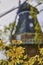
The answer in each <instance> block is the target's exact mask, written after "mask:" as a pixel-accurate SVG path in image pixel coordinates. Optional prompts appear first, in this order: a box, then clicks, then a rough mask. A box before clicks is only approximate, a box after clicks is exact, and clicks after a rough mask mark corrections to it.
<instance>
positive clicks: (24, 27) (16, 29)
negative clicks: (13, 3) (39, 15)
mask: <svg viewBox="0 0 43 65" xmlns="http://www.w3.org/2000/svg"><path fill="white" fill-rule="evenodd" d="M31 6H32V5H30V4H27V0H25V2H24V3H23V4H21V0H19V6H18V7H16V8H12V9H11V10H9V11H7V12H5V13H4V14H2V15H0V18H1V17H3V16H5V15H6V14H8V13H10V12H12V11H14V10H15V9H18V11H17V15H16V17H15V21H14V25H13V26H12V29H11V34H10V40H11V39H12V37H13V38H14V36H15V35H16V37H15V39H17V40H19V39H21V35H22V34H23V35H24V34H25V33H28V34H29V33H32V34H29V35H28V34H26V35H24V37H25V39H26V36H27V40H28V38H29V37H30V38H31V39H30V41H31V40H32V41H33V39H32V38H33V36H34V35H33V33H35V30H34V20H33V18H32V16H31V15H30V7H31ZM33 8H34V7H33ZM35 10H36V11H37V9H36V8H35ZM37 12H38V11H37ZM22 37H23V36H22ZM22 39H23V38H22Z"/></svg>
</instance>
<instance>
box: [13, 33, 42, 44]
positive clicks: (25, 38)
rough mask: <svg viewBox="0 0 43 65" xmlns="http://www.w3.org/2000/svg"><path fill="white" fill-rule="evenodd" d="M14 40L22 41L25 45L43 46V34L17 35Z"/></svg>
mask: <svg viewBox="0 0 43 65" xmlns="http://www.w3.org/2000/svg"><path fill="white" fill-rule="evenodd" d="M12 39H14V40H22V42H23V44H38V43H39V44H43V33H24V34H18V35H17V34H15V35H14V36H13V38H12Z"/></svg>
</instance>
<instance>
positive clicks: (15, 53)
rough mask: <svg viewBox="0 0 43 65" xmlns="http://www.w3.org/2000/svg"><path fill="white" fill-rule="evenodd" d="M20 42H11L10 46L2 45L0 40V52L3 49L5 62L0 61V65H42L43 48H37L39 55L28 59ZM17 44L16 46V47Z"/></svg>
mask: <svg viewBox="0 0 43 65" xmlns="http://www.w3.org/2000/svg"><path fill="white" fill-rule="evenodd" d="M21 43H22V41H20V40H19V41H16V40H12V43H11V44H10V45H5V44H3V42H2V40H0V50H3V49H5V54H6V57H8V59H7V60H0V65H35V63H37V64H38V65H43V48H39V55H35V56H33V57H31V58H30V59H29V58H28V54H26V53H25V48H23V47H22V46H21V45H20V44H21ZM16 44H17V45H16Z"/></svg>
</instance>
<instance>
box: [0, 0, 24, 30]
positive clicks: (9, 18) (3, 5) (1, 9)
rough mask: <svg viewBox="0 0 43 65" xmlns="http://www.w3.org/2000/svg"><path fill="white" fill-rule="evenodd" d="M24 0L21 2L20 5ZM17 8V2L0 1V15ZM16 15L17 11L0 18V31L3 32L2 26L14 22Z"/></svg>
mask: <svg viewBox="0 0 43 65" xmlns="http://www.w3.org/2000/svg"><path fill="white" fill-rule="evenodd" d="M24 1H25V0H21V4H22V3H23V2H24ZM17 6H19V0H0V15H1V14H3V13H5V12H6V11H8V10H10V9H11V8H13V7H17ZM16 13H17V9H16V10H14V11H12V12H11V13H9V14H7V15H5V16H3V17H2V18H0V29H1V30H3V28H4V27H3V26H6V25H9V23H10V22H13V21H14V20H15V16H16Z"/></svg>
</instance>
